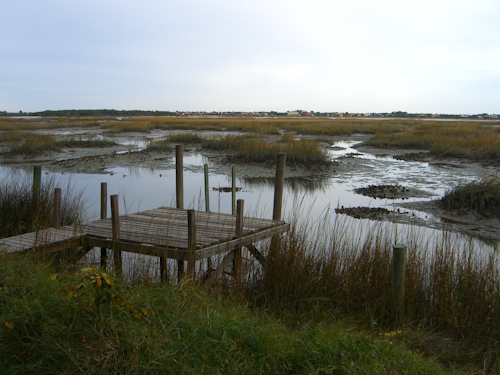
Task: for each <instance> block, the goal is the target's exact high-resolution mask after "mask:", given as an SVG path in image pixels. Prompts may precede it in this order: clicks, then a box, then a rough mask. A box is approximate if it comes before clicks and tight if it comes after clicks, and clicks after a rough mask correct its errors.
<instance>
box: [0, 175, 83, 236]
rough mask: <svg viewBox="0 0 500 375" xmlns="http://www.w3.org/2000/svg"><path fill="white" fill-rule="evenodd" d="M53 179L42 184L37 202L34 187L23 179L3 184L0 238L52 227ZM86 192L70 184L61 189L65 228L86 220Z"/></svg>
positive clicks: (0, 202)
mask: <svg viewBox="0 0 500 375" xmlns="http://www.w3.org/2000/svg"><path fill="white" fill-rule="evenodd" d="M57 185H59V183H57V182H56V181H55V180H54V179H50V180H48V181H45V182H44V183H43V184H42V187H41V192H40V199H34V197H33V192H32V184H31V182H30V181H28V180H26V179H21V178H17V179H16V178H11V179H6V180H3V181H1V182H0V238H5V237H10V236H15V235H19V234H22V233H28V232H33V231H36V230H40V229H45V228H47V227H50V226H52V224H51V219H52V210H53V197H54V188H55V187H57ZM82 196H83V191H78V190H75V189H74V188H72V187H71V185H70V183H68V184H67V187H66V188H64V189H62V204H61V220H62V225H63V226H64V225H71V224H74V223H75V222H79V221H80V220H81V219H82V218H83V215H84V213H83V204H82V203H83V202H82Z"/></svg>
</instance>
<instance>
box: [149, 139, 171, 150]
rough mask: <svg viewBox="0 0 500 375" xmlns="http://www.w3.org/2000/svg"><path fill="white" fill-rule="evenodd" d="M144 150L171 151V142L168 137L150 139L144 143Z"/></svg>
mask: <svg viewBox="0 0 500 375" xmlns="http://www.w3.org/2000/svg"><path fill="white" fill-rule="evenodd" d="M146 150H148V151H153V152H170V151H172V144H171V143H170V141H169V139H168V138H167V139H157V140H151V141H149V142H148V143H147V144H146Z"/></svg>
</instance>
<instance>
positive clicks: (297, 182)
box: [241, 177, 331, 193]
mask: <svg viewBox="0 0 500 375" xmlns="http://www.w3.org/2000/svg"><path fill="white" fill-rule="evenodd" d="M241 180H242V181H243V182H244V183H245V185H248V186H249V187H252V188H255V187H263V186H267V187H271V188H274V185H275V181H276V179H275V178H274V177H243V178H242V179H241ZM330 185H331V182H330V179H329V178H305V177H291V178H285V180H284V186H285V188H287V189H289V190H292V191H305V192H308V193H314V192H325V191H326V190H327V189H328V188H329V186H330Z"/></svg>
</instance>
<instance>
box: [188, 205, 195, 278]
mask: <svg viewBox="0 0 500 375" xmlns="http://www.w3.org/2000/svg"><path fill="white" fill-rule="evenodd" d="M187 222H188V254H189V261H188V274H189V276H190V277H192V278H193V280H194V279H195V276H196V275H195V270H196V268H195V265H196V224H195V213H194V210H188V211H187Z"/></svg>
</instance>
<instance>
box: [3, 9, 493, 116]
mask: <svg viewBox="0 0 500 375" xmlns="http://www.w3.org/2000/svg"><path fill="white" fill-rule="evenodd" d="M0 15H1V18H0V19H1V21H0V111H3V110H7V111H16V112H17V111H19V110H23V111H28V112H29V111H40V110H45V109H98V108H113V109H156V110H171V111H175V110H203V111H212V110H216V111H224V110H228V111H267V110H278V111H287V110H295V109H303V110H314V111H343V112H345V111H348V112H392V111H399V110H400V111H408V112H431V113H469V114H475V113H483V112H486V113H490V114H491V113H499V112H500V1H499V0H467V1H461V0H418V1H416V0H412V1H402V0H343V1H337V0H330V1H319V0H318V1H315V0H304V1H296V0H283V1H275V0H251V1H246V0H182V1H180V0H179V1H171V0H140V1H139V0H136V1H128V0H120V1H108V0H85V1H83V0H71V1H69V0H43V1H41V0H0Z"/></svg>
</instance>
